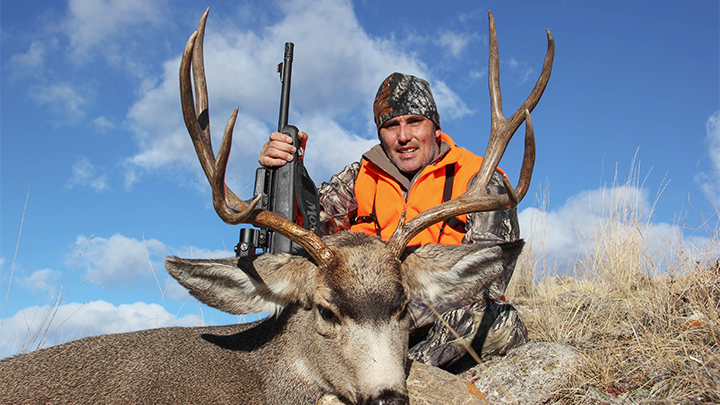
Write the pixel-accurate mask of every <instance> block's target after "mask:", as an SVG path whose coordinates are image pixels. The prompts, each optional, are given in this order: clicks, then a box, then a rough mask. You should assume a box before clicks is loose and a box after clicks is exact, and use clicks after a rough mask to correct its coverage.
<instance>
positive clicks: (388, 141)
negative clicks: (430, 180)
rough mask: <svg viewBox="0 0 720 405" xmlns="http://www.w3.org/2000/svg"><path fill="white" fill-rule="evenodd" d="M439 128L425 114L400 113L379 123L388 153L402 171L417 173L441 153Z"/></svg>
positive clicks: (383, 143) (383, 144)
mask: <svg viewBox="0 0 720 405" xmlns="http://www.w3.org/2000/svg"><path fill="white" fill-rule="evenodd" d="M439 140H440V129H435V124H434V123H433V122H432V121H430V120H429V119H428V118H426V117H424V116H422V115H400V116H397V117H394V118H392V119H390V120H388V121H387V122H385V123H384V124H383V126H382V127H380V142H381V144H382V147H383V149H385V153H386V154H387V155H388V157H389V158H390V160H392V162H393V163H394V164H395V166H397V168H398V169H400V171H402V172H404V173H407V174H414V173H416V172H417V171H418V170H420V169H422V168H423V167H425V166H426V165H428V164H430V163H431V162H432V161H433V160H435V159H436V158H437V157H438V155H439V154H440V148H439V146H438V141H439Z"/></svg>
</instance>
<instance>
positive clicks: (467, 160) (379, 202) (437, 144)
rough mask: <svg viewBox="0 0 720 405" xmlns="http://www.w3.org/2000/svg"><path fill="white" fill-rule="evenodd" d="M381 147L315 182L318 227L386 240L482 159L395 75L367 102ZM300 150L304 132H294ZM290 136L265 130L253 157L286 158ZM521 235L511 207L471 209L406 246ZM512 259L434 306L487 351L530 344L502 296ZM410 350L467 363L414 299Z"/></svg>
mask: <svg viewBox="0 0 720 405" xmlns="http://www.w3.org/2000/svg"><path fill="white" fill-rule="evenodd" d="M373 110H374V116H375V124H376V125H377V128H378V137H379V139H380V145H376V146H374V147H373V148H372V149H370V150H369V151H367V152H366V153H365V154H364V155H363V157H362V160H361V161H360V162H355V163H353V164H351V165H349V166H347V167H345V168H344V169H343V170H342V171H341V172H340V173H338V174H336V175H334V176H333V177H332V178H331V179H330V180H329V181H328V182H326V183H323V184H321V185H320V187H319V188H318V193H319V197H320V205H321V206H322V211H321V214H320V221H321V223H323V224H325V225H324V228H323V229H322V231H323V232H324V233H326V234H331V233H336V232H339V231H341V230H347V229H349V230H352V231H357V232H365V233H368V234H371V235H378V236H380V237H381V238H382V239H383V240H387V239H388V238H389V237H390V236H391V235H392V233H393V232H394V231H395V229H396V227H397V224H398V222H399V220H400V217H401V215H402V212H403V210H406V219H407V220H409V219H411V218H413V217H414V216H415V215H417V214H418V213H420V212H423V211H425V210H426V209H428V208H430V207H433V206H435V205H438V204H440V203H441V202H443V201H446V200H448V199H451V198H454V197H457V196H458V195H460V194H462V193H463V192H465V190H466V189H467V186H468V184H469V183H470V182H472V181H473V179H474V176H475V174H476V173H477V172H478V170H479V168H480V164H481V162H482V158H481V157H478V156H476V155H474V154H473V153H471V152H469V151H467V150H465V149H462V148H459V147H457V146H455V144H454V142H453V141H452V139H451V138H450V137H449V136H448V135H447V134H445V133H443V132H442V131H441V126H440V116H439V114H438V112H437V107H436V105H435V101H434V99H433V96H432V92H431V91H430V85H429V84H428V83H427V82H426V81H425V80H423V79H420V78H417V77H415V76H410V75H405V74H401V73H393V74H392V75H390V76H389V77H388V78H387V79H385V80H384V81H383V83H382V84H381V85H380V88H379V89H378V92H377V95H376V96H375V102H374V105H373ZM299 139H300V149H301V151H302V152H304V148H305V145H306V143H307V139H308V136H307V134H306V133H304V132H300V133H299ZM294 152H295V147H293V146H292V141H291V139H290V137H288V136H286V135H283V134H281V133H278V132H273V133H272V134H271V135H270V140H269V141H268V142H267V143H266V144H265V146H264V148H263V150H262V152H261V156H260V158H259V159H258V161H259V162H260V164H261V165H263V166H266V167H273V166H280V165H283V164H285V162H287V161H290V160H292V155H291V154H292V153H294ZM501 176H504V174H502V172H500V171H497V172H496V173H495V175H494V176H493V179H492V181H491V184H490V186H489V191H490V193H492V194H504V193H505V189H504V187H503V185H502V177H501ZM518 238H519V227H518V220H517V211H516V210H515V209H510V210H505V211H495V212H485V213H471V214H468V215H463V216H461V217H459V218H453V219H451V220H448V221H445V222H442V223H438V224H435V225H433V226H431V227H429V228H427V229H425V230H424V231H423V232H421V233H420V234H418V235H417V236H416V237H415V238H413V239H412V240H411V241H410V243H409V244H408V246H412V245H424V244H427V243H440V244H458V243H495V242H497V241H503V240H505V241H513V240H516V239H518ZM513 269H514V263H513V264H511V265H509V266H507V267H506V269H505V271H504V272H503V274H502V275H501V276H500V277H499V278H498V279H497V280H496V281H495V282H494V283H493V285H492V286H491V287H490V288H488V289H487V290H486V291H479V292H478V294H477V297H476V299H474V300H473V301H471V302H453V303H445V304H442V305H440V306H439V307H437V308H436V309H437V311H438V312H439V313H440V314H441V316H442V318H443V319H444V320H445V321H446V322H447V323H448V324H449V325H450V326H451V327H452V328H453V329H454V330H455V332H457V334H458V335H459V336H460V337H461V339H462V341H464V342H465V343H471V344H472V346H473V347H474V348H475V350H476V351H477V352H478V354H480V353H482V357H484V358H487V357H489V356H492V355H497V354H504V353H505V352H506V351H507V350H509V349H510V348H512V347H514V346H517V345H520V344H523V343H525V342H526V341H527V330H526V328H525V326H524V324H523V323H522V321H521V320H520V317H519V316H518V315H517V312H516V311H515V309H514V308H513V307H512V306H511V305H509V304H506V303H505V302H504V296H503V294H504V291H505V288H506V287H507V284H508V282H509V281H510V277H511V276H512V273H513ZM409 312H410V317H411V322H410V323H411V334H410V346H411V347H410V352H409V357H410V358H411V359H413V360H416V361H420V362H423V363H427V364H431V365H435V366H439V367H443V368H446V369H449V370H451V371H461V370H463V369H465V368H467V367H469V366H471V365H472V364H473V362H472V359H471V358H470V357H469V356H468V355H467V351H466V350H465V349H464V347H463V346H462V344H461V342H460V341H459V340H457V338H456V337H455V335H454V334H453V333H452V332H451V331H450V330H449V329H448V328H447V327H446V326H445V325H444V323H443V322H442V321H440V320H438V319H437V318H436V316H435V315H434V313H433V312H432V310H431V309H430V308H428V307H426V306H425V305H424V304H423V303H422V301H421V300H420V299H419V298H414V299H413V300H412V302H411V304H410V311H409Z"/></svg>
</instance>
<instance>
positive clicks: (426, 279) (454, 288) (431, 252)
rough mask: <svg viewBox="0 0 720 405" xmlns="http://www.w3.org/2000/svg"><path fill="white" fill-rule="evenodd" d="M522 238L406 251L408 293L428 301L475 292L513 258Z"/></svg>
mask: <svg viewBox="0 0 720 405" xmlns="http://www.w3.org/2000/svg"><path fill="white" fill-rule="evenodd" d="M523 245H524V242H523V241H522V240H519V241H516V242H510V243H493V244H490V245H425V246H423V247H420V248H418V249H416V250H415V251H414V252H412V253H410V254H408V256H407V257H406V258H405V260H404V261H403V263H402V271H403V274H404V276H405V279H406V280H407V284H408V288H409V291H410V293H411V294H413V295H420V296H422V297H424V298H426V299H428V300H429V301H430V302H444V301H461V300H465V299H468V298H472V297H474V296H477V294H478V292H479V291H481V290H482V289H484V288H487V287H488V286H489V285H490V284H491V283H492V282H493V281H495V279H496V278H497V277H498V276H499V275H500V273H501V272H502V271H503V267H504V266H506V265H508V264H510V263H512V262H514V261H515V260H516V259H517V257H518V256H519V255H520V252H521V251H522V247H523Z"/></svg>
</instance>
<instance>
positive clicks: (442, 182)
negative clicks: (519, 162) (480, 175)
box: [350, 133, 483, 245]
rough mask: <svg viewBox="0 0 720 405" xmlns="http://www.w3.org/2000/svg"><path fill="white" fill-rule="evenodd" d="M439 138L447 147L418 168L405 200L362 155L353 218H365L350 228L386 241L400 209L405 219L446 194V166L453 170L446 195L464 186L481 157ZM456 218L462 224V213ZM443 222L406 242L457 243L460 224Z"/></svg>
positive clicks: (445, 137) (398, 188)
mask: <svg viewBox="0 0 720 405" xmlns="http://www.w3.org/2000/svg"><path fill="white" fill-rule="evenodd" d="M441 139H442V140H443V141H445V142H448V143H449V144H450V150H449V151H448V152H447V153H446V154H445V155H444V156H443V157H442V158H441V159H440V160H438V161H436V162H434V163H431V164H429V165H427V166H425V167H424V168H423V169H422V172H421V173H420V175H419V176H418V177H417V178H416V179H415V182H414V183H413V184H412V185H411V187H410V191H409V192H408V193H407V200H405V198H404V196H403V190H402V188H401V186H400V184H398V183H397V181H395V180H394V179H393V178H392V177H390V176H389V175H388V174H387V173H386V172H385V171H384V170H382V169H380V168H379V167H378V166H377V165H375V164H374V163H372V162H370V161H368V160H366V159H363V160H362V165H361V166H360V172H359V173H358V177H357V179H356V180H355V198H356V199H357V205H358V211H357V218H366V219H367V220H365V221H360V222H359V223H355V224H354V225H352V226H351V227H350V229H351V230H352V231H356V232H364V233H366V234H369V235H378V236H380V237H381V238H382V240H384V241H387V240H388V239H389V238H390V236H391V235H392V234H393V232H395V229H396V228H397V226H398V223H399V222H400V216H401V215H402V212H403V209H405V210H406V213H405V221H406V222H407V221H409V220H411V219H413V218H414V217H415V216H417V215H418V214H419V213H421V212H423V211H425V210H427V209H429V208H432V207H434V206H436V205H439V204H441V203H442V202H443V200H444V195H445V196H446V193H445V187H446V180H447V174H448V167H450V170H452V172H454V179H453V181H452V186H451V187H452V193H451V196H450V198H455V197H457V196H459V195H460V194H462V193H464V192H465V190H467V185H468V183H469V182H470V179H471V178H472V177H473V176H474V175H475V174H476V173H477V172H478V170H480V164H481V163H482V160H483V159H482V158H481V157H480V156H477V155H475V154H474V153H472V152H470V151H468V150H466V149H462V148H460V147H457V146H455V143H454V142H453V141H452V139H451V138H450V137H449V136H448V135H446V134H445V133H442V134H441ZM451 165H452V166H451ZM452 174H453V173H451V175H452ZM448 199H449V198H448ZM373 211H374V213H373ZM373 214H374V215H373ZM457 219H458V220H459V221H461V222H462V223H463V225H464V223H465V222H466V216H465V215H461V216H458V218H457ZM446 225H447V224H445V223H443V222H439V223H436V224H434V225H432V226H430V227H429V228H427V229H424V230H423V231H422V232H420V233H419V234H418V235H417V236H415V237H414V238H413V239H412V240H411V241H410V243H408V245H418V244H419V245H426V244H428V243H440V244H444V245H456V244H460V243H461V242H462V239H463V236H464V235H465V228H464V226H460V227H456V228H458V229H455V228H454V227H453V226H446ZM441 232H442V234H441Z"/></svg>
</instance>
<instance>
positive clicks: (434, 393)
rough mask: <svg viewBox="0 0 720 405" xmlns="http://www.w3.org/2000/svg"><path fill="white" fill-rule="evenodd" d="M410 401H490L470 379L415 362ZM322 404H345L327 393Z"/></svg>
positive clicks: (459, 404)
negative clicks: (486, 399)
mask: <svg viewBox="0 0 720 405" xmlns="http://www.w3.org/2000/svg"><path fill="white" fill-rule="evenodd" d="M407 387H408V396H409V397H410V405H447V404H452V405H487V404H488V403H487V401H485V398H484V397H483V394H482V393H481V392H480V391H478V390H477V389H476V388H475V386H473V385H472V384H471V383H470V382H469V381H467V380H463V379H462V378H460V377H458V376H456V375H453V374H450V373H448V372H447V371H444V370H441V369H439V368H437V367H433V366H428V365H425V364H421V363H418V362H413V363H412V367H411V368H410V375H408V378H407ZM318 405H344V404H343V402H341V401H340V400H339V399H338V398H337V397H336V396H334V395H329V394H328V395H325V396H323V397H322V398H321V399H320V402H318Z"/></svg>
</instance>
